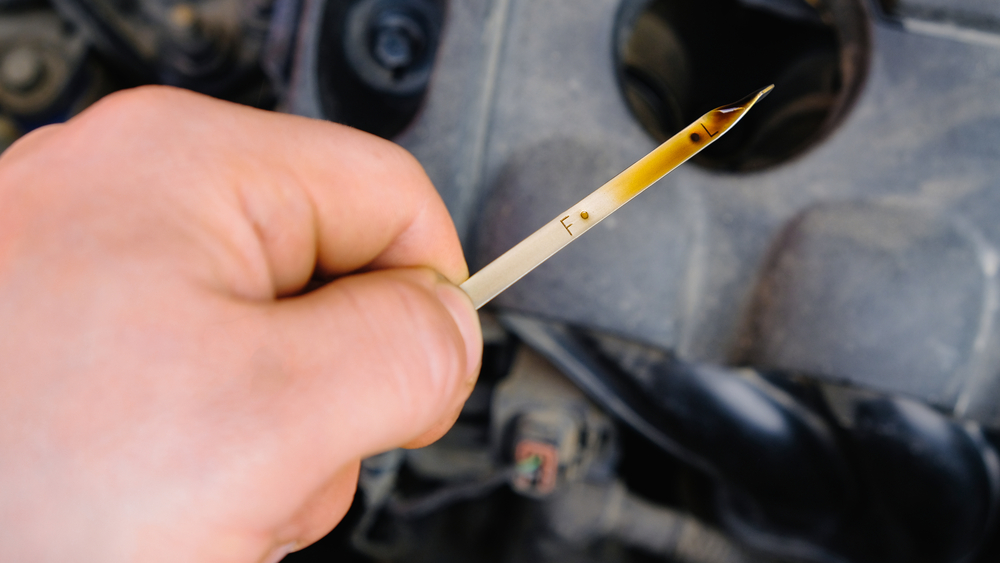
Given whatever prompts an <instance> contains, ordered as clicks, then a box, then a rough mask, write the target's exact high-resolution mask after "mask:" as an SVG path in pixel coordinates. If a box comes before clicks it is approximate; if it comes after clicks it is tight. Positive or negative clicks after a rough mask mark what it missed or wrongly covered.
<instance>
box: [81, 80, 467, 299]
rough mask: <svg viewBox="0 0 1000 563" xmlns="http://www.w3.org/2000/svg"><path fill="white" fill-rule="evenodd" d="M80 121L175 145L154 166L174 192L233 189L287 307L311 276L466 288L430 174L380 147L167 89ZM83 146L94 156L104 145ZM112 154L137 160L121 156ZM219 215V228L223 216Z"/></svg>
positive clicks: (114, 103) (397, 150)
mask: <svg viewBox="0 0 1000 563" xmlns="http://www.w3.org/2000/svg"><path fill="white" fill-rule="evenodd" d="M74 121H75V122H76V123H74V122H70V125H76V127H77V128H78V129H81V130H86V129H87V128H88V125H89V124H96V125H97V126H98V127H99V128H100V129H101V131H102V132H103V133H104V135H101V136H100V137H103V138H119V139H120V138H130V137H131V138H137V137H142V136H143V135H148V134H150V133H151V132H152V133H153V134H155V135H156V137H157V138H158V139H159V140H160V141H161V142H167V143H169V142H174V144H173V145H171V153H170V154H171V156H172V160H171V161H170V162H167V163H162V162H161V163H157V164H154V166H169V165H170V164H171V163H173V164H174V166H172V167H171V168H170V170H169V172H170V175H172V176H171V177H172V179H173V184H174V185H184V183H185V181H187V182H188V183H194V184H198V185H200V186H202V188H201V189H205V186H206V185H208V184H211V186H212V188H211V189H217V187H218V186H220V185H225V186H228V187H229V188H230V190H231V193H229V194H227V195H229V196H230V197H231V201H230V202H229V203H230V204H231V205H232V206H233V207H234V208H235V210H236V211H237V212H238V213H239V214H241V215H242V216H243V218H245V219H246V221H247V223H248V225H249V226H250V227H252V229H253V233H254V235H255V237H256V239H257V241H259V243H260V247H261V249H262V250H263V256H264V258H265V259H266V261H267V267H268V269H269V271H270V275H271V281H272V284H273V286H274V290H275V292H276V294H278V295H282V294H287V293H291V292H295V291H298V290H299V289H301V288H302V287H303V286H304V285H305V284H306V283H307V282H308V281H309V278H310V276H312V275H313V274H314V269H315V271H317V272H318V273H320V274H322V275H334V276H335V275H340V274H344V273H348V272H352V271H356V270H359V269H378V268H390V267H412V266H423V267H429V268H432V269H434V270H436V271H438V272H440V273H441V274H442V275H444V276H445V277H446V278H448V279H449V280H450V281H452V282H453V283H458V282H461V281H463V280H464V279H465V278H466V277H468V270H467V267H466V264H465V259H464V257H463V255H462V251H461V246H460V244H459V241H458V236H457V234H456V232H455V228H454V225H453V223H452V221H451V218H450V216H449V214H448V211H447V209H446V207H445V206H444V203H443V202H442V201H441V198H440V196H439V195H438V194H437V191H436V190H435V189H434V186H433V185H432V184H431V182H430V180H429V179H428V178H427V175H426V174H425V173H424V171H423V168H422V167H421V166H420V164H419V163H418V162H417V161H416V159H415V158H413V156H411V155H410V154H409V153H408V152H407V151H406V150H404V149H402V148H401V147H399V146H397V145H395V144H393V143H391V142H389V141H386V140H384V139H380V138H378V137H375V136H374V135H370V134H368V133H364V132H361V131H358V130H356V129H352V128H350V127H346V126H343V125H338V124H335V123H330V122H324V121H317V120H311V119H307V118H302V117H297V116H290V115H285V114H277V113H274V112H268V111H263V110H257V109H253V108H249V107H245V106H239V105H236V104H232V103H228V102H223V101H220V100H216V99H213V98H209V97H206V96H201V95H198V94H193V93H190V92H186V91H182V90H176V89H171V88H162V87H154V88H150V87H146V88H141V89H137V90H132V91H129V92H127V93H123V94H118V95H114V96H111V99H110V100H108V101H106V102H101V103H98V104H97V105H96V106H94V107H92V108H91V109H90V110H88V111H87V112H85V113H84V114H81V116H79V117H78V118H77V119H76V120H74ZM81 136H82V137H85V138H84V139H81V143H86V144H87V146H88V148H94V147H93V145H94V144H95V143H96V144H99V143H100V142H101V140H100V138H95V136H94V135H81ZM139 148H140V149H141V148H142V147H139ZM126 150H128V149H126ZM113 152H116V153H118V154H119V158H122V159H128V158H129V155H127V154H124V155H123V154H122V148H121V147H119V146H116V147H115V151H113ZM178 162H180V163H183V164H182V165H181V166H177V165H176V163H178ZM147 174H149V171H147ZM185 175H186V177H185ZM177 176H181V177H177ZM172 189H174V188H172ZM206 213H207V212H206ZM212 213H213V214H214V215H213V216H212V217H211V220H213V221H215V220H218V219H217V217H218V216H219V215H220V214H219V212H218V209H215V210H214V211H212ZM207 216H208V215H207V214H206V217H207ZM235 238H236V239H238V240H245V238H246V237H238V236H237V237H235Z"/></svg>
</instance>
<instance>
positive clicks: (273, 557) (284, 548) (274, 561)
mask: <svg viewBox="0 0 1000 563" xmlns="http://www.w3.org/2000/svg"><path fill="white" fill-rule="evenodd" d="M296 545H297V544H296V543H295V542H288V543H286V544H285V545H279V546H278V547H276V548H274V549H272V550H271V553H268V554H267V557H265V558H264V560H263V563H278V561H281V560H282V559H284V558H285V556H286V555H288V554H289V553H291V552H293V551H295V546H296Z"/></svg>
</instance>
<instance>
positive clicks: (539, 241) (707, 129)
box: [459, 84, 774, 309]
mask: <svg viewBox="0 0 1000 563" xmlns="http://www.w3.org/2000/svg"><path fill="white" fill-rule="evenodd" d="M773 88H774V85H773V84H772V85H770V86H768V87H767V88H763V89H761V90H759V91H757V92H754V93H753V94H750V95H749V96H747V97H746V98H743V99H742V100H740V101H738V102H736V103H733V104H729V105H727V106H722V107H720V108H716V109H713V110H712V111H710V112H708V113H706V114H705V115H703V116H701V117H700V118H699V119H697V120H696V121H695V122H694V123H692V124H691V125H688V126H687V127H685V128H684V129H682V130H681V131H680V132H679V133H677V134H676V135H674V136H673V137H671V138H670V139H667V141H665V142H664V143H663V144H662V145H660V146H658V147H656V148H655V149H653V152H651V153H649V154H647V155H646V156H644V157H642V159H640V160H639V162H636V163H635V164H633V165H632V166H629V167H628V168H626V169H625V171H624V172H622V173H621V174H619V175H617V176H615V177H614V178H612V179H611V180H610V181H609V182H608V183H607V184H604V185H603V186H601V187H600V188H598V189H597V190H596V191H595V192H594V193H592V194H590V195H588V196H587V197H585V198H583V199H582V200H580V202H579V203H577V204H576V205H574V206H573V207H570V208H569V209H567V210H566V211H564V212H563V213H560V214H559V215H558V216H557V217H556V218H555V219H553V220H552V221H549V222H548V223H546V224H545V225H544V226H543V227H542V228H540V229H538V230H537V231H535V232H534V233H532V234H531V235H530V236H528V238H526V239H524V240H522V241H521V242H519V243H518V244H517V245H516V246H515V247H514V248H511V249H510V250H508V251H507V252H505V253H504V254H503V255H501V256H500V257H499V258H497V259H496V260H494V261H492V262H490V263H489V264H487V265H486V267H485V268H483V269H482V270H479V271H478V272H476V273H475V274H474V275H473V276H472V277H470V278H469V279H467V280H466V281H465V283H463V284H462V285H461V286H459V287H461V288H462V289H463V290H465V292H466V293H467V294H469V297H471V298H472V302H473V304H475V306H476V309H479V308H480V307H482V306H483V305H485V304H486V303H488V302H489V301H490V300H491V299H493V298H494V297H496V296H497V295H499V294H500V292H501V291H503V290H505V289H507V288H508V287H510V286H511V285H512V284H513V283H514V282H516V281H517V280H519V279H521V278H522V277H523V276H524V275H525V274H527V273H528V272H530V271H531V270H534V269H535V267H536V266H538V265H539V264H541V263H542V262H544V261H546V260H548V259H549V257H550V256H552V255H553V254H555V253H556V252H559V251H560V250H561V249H562V248H563V247H564V246H566V245H567V244H569V243H570V242H572V241H573V240H574V239H576V238H577V237H579V236H580V235H582V234H583V233H585V232H587V231H588V230H590V228H591V227H593V226H594V225H596V224H598V223H600V222H601V221H602V220H603V219H604V218H605V217H607V216H608V215H611V214H612V213H614V212H615V211H616V210H617V209H618V208H619V207H621V206H623V205H625V204H626V203H627V202H628V201H629V200H630V199H632V198H633V197H635V196H637V195H639V194H640V193H641V192H642V191H643V190H645V189H646V188H648V187H649V186H651V185H652V184H653V183H654V182H656V181H657V180H659V179H660V178H662V177H664V176H666V175H667V174H668V173H670V171H671V170H673V169H674V168H677V167H678V166H680V165H681V164H683V163H684V161H686V160H687V159H689V158H691V157H692V156H694V155H696V154H698V152H699V151H701V150H702V149H704V148H705V147H707V146H708V145H710V144H712V143H713V142H715V140H716V139H718V138H719V137H721V136H722V134H723V133H725V132H726V131H729V129H731V128H732V127H733V125H736V122H737V121H739V120H740V118H742V117H743V115H744V114H746V112H747V111H749V110H750V108H751V107H753V106H754V104H756V103H757V102H759V101H760V100H761V98H763V97H764V96H766V95H767V94H768V93H769V92H770V91H771V89H773Z"/></svg>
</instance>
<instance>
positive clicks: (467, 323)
mask: <svg viewBox="0 0 1000 563" xmlns="http://www.w3.org/2000/svg"><path fill="white" fill-rule="evenodd" d="M437 295H438V299H440V300H441V302H442V303H444V306H445V308H446V309H448V312H449V313H451V318H453V319H454V320H455V324H456V325H458V330H459V332H461V333H462V340H464V341H465V362H466V365H465V369H466V378H467V379H471V378H474V377H475V376H476V375H477V374H476V373H473V372H474V371H476V368H477V367H478V366H479V362H480V357H481V356H482V353H483V332H482V327H481V326H480V324H479V313H477V312H476V309H475V307H473V306H472V300H471V299H470V298H469V296H468V295H466V293H465V292H464V291H462V290H461V289H460V288H458V287H457V286H454V285H452V284H451V283H450V282H447V281H445V282H442V283H439V284H438V286H437Z"/></svg>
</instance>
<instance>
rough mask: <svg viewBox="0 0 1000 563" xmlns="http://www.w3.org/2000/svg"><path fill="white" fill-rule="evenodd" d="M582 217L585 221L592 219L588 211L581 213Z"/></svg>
mask: <svg viewBox="0 0 1000 563" xmlns="http://www.w3.org/2000/svg"><path fill="white" fill-rule="evenodd" d="M580 217H582V218H584V219H588V218H589V217H590V213H587V212H586V211H581V212H580Z"/></svg>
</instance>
